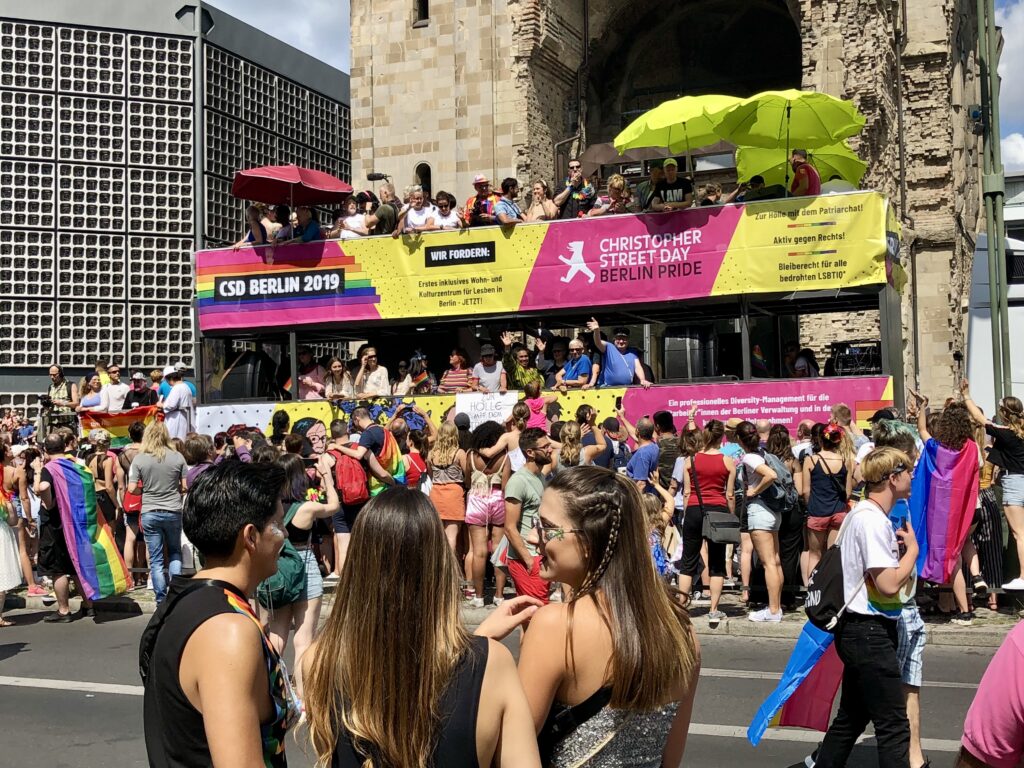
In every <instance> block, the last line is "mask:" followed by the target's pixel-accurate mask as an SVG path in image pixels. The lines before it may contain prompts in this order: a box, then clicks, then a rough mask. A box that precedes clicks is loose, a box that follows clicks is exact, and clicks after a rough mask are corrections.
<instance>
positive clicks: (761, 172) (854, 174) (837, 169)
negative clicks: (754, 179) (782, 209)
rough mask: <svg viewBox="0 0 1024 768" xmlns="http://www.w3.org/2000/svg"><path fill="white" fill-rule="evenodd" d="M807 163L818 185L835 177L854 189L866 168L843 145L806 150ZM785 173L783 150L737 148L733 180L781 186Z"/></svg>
mask: <svg viewBox="0 0 1024 768" xmlns="http://www.w3.org/2000/svg"><path fill="white" fill-rule="evenodd" d="M807 156H808V157H807V159H808V160H810V162H811V164H812V165H814V167H815V168H816V169H817V170H818V174H819V175H820V176H821V180H822V181H827V180H828V179H831V178H832V177H833V176H838V177H839V178H841V179H843V180H844V181H848V182H850V183H851V184H853V185H854V186H857V185H859V184H860V180H861V179H862V178H863V176H864V171H865V170H866V169H867V166H868V164H867V163H866V162H864V161H863V160H861V159H860V158H859V157H857V155H856V153H855V152H854V151H853V150H852V149H850V147H849V146H848V145H847V143H846V142H845V141H844V142H841V143H839V144H832V145H830V146H828V147H820V148H819V149H809V150H807ZM788 173H789V156H788V154H786V150H785V149H783V148H781V147H780V148H777V149H764V148H763V147H738V148H737V149H736V176H737V177H738V178H740V179H742V180H743V181H748V180H749V179H750V177H751V176H762V177H764V181H765V184H767V185H769V186H771V185H773V184H782V183H784V180H785V179H786V178H787V176H788Z"/></svg>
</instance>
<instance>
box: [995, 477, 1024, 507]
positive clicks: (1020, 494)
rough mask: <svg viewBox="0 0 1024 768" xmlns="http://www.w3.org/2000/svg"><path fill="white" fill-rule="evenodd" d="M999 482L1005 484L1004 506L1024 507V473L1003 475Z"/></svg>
mask: <svg viewBox="0 0 1024 768" xmlns="http://www.w3.org/2000/svg"><path fill="white" fill-rule="evenodd" d="M999 484H1000V485H1001V486H1003V506H1004V507H1024V475H1003V476H1002V477H1001V478H1000V480H999Z"/></svg>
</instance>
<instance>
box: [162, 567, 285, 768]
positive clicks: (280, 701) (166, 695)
mask: <svg viewBox="0 0 1024 768" xmlns="http://www.w3.org/2000/svg"><path fill="white" fill-rule="evenodd" d="M190 582H191V580H190V579H187V578H182V577H175V578H174V579H173V580H172V582H171V587H170V590H169V591H168V595H167V600H168V601H169V600H171V599H173V598H174V596H175V594H176V593H180V592H181V591H183V590H184V589H185V588H187V587H188V586H189V584H190ZM222 613H237V614H241V615H244V616H247V617H249V618H251V619H252V620H253V621H254V622H256V625H257V626H259V620H258V619H257V618H256V617H255V615H254V614H253V612H252V609H251V608H250V607H249V601H248V600H247V599H246V597H245V595H243V594H241V593H240V592H239V591H238V590H237V589H236V588H235V587H234V586H233V585H231V584H229V583H227V582H225V581H211V582H210V585H209V586H204V587H200V588H198V589H195V590H193V591H192V592H190V593H189V594H187V595H185V596H184V597H182V598H181V600H180V602H179V603H178V604H176V605H175V606H174V609H173V610H172V611H171V612H170V613H169V615H168V616H167V618H166V620H165V621H164V624H163V626H162V627H161V628H160V632H159V635H158V636H157V640H156V643H155V645H154V646H153V652H152V658H151V661H150V664H149V677H148V679H147V680H146V691H145V696H144V698H143V710H142V720H143V728H144V730H145V735H146V752H147V753H148V755H149V765H150V766H151V768H196V767H197V766H209V765H212V761H211V758H210V745H209V742H207V740H206V730H205V728H204V726H203V716H202V714H200V713H199V711H198V710H196V708H195V707H193V706H192V704H191V702H189V700H188V697H187V696H185V692H184V691H182V690H181V684H180V682H179V679H178V667H179V664H180V662H181V655H182V653H183V652H184V650H185V644H186V643H187V642H188V639H189V638H190V637H191V636H192V633H193V632H195V631H196V630H197V629H198V628H199V626H200V625H201V624H203V623H204V622H206V621H208V620H209V619H212V618H213V617H214V616H219V615H220V614H222ZM159 616H160V614H159V613H158V614H157V615H156V616H154V618H153V620H152V622H156V621H157V619H158V618H159ZM261 634H262V631H261ZM262 637H263V657H264V659H265V660H266V663H267V686H268V688H269V690H270V698H271V701H272V702H273V705H274V716H273V718H272V719H271V721H270V722H268V723H263V724H261V725H260V739H261V741H262V744H263V764H264V765H265V766H266V768H284V766H286V765H287V761H286V760H285V754H284V740H285V734H286V732H287V728H288V726H289V725H290V723H291V721H292V720H293V719H294V718H295V716H296V715H297V711H296V710H295V709H293V708H290V703H291V702H290V697H289V695H288V688H287V683H288V681H287V670H286V669H285V667H284V665H283V664H282V663H281V660H280V658H279V657H278V655H277V653H276V652H275V651H274V649H273V646H272V645H271V644H270V642H269V641H268V640H267V637H266V635H265V634H262Z"/></svg>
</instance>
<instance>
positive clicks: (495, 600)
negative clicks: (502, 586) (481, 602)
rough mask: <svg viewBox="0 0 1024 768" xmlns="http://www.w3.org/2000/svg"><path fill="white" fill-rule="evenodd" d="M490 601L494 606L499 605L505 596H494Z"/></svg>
mask: <svg viewBox="0 0 1024 768" xmlns="http://www.w3.org/2000/svg"><path fill="white" fill-rule="evenodd" d="M492 602H493V604H494V607H495V608H497V607H498V606H499V605H501V604H502V603H504V602H505V598H503V597H496V598H494V600H493V601H492Z"/></svg>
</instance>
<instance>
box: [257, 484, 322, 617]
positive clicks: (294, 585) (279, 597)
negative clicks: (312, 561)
mask: <svg viewBox="0 0 1024 768" xmlns="http://www.w3.org/2000/svg"><path fill="white" fill-rule="evenodd" d="M302 504H303V502H301V501H295V502H292V505H291V506H290V507H288V511H287V512H286V513H285V516H284V524H285V525H288V524H289V523H290V522H291V521H292V520H293V519H294V518H295V513H296V512H298V511H299V507H301V506H302ZM303 555H305V557H310V556H311V552H310V551H309V550H306V551H305V552H302V553H300V552H299V550H297V549H296V548H295V545H293V544H292V543H291V542H290V541H288V540H287V539H286V540H285V542H284V547H283V548H282V549H281V554H280V556H279V557H278V558H277V573H275V574H274V575H273V576H270V577H268V578H266V579H264V580H263V581H261V582H260V585H259V586H258V587H257V588H256V597H257V598H258V599H259V601H260V605H262V606H263V607H264V608H281V607H283V606H285V605H291V604H292V603H294V602H297V601H298V600H299V598H301V597H302V593H303V592H304V591H305V589H306V560H305V557H304V556H303Z"/></svg>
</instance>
